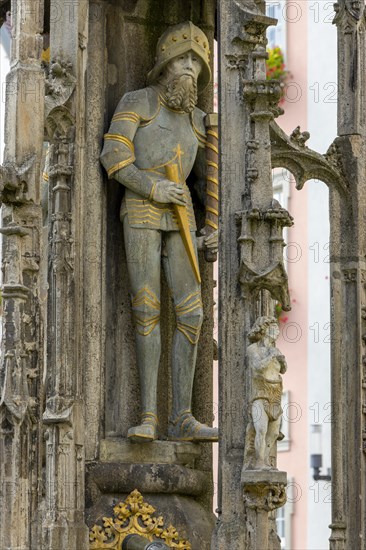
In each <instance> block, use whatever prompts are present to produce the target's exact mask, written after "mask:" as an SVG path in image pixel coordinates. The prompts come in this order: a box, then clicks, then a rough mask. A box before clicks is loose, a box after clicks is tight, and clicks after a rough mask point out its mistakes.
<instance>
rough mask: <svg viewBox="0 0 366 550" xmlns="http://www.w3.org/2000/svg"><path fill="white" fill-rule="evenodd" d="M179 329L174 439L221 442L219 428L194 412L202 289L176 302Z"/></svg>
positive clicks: (170, 433) (171, 434)
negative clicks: (209, 424)
mask: <svg viewBox="0 0 366 550" xmlns="http://www.w3.org/2000/svg"><path fill="white" fill-rule="evenodd" d="M175 312H176V316H177V329H176V331H175V334H174V341H173V371H172V375H173V413H172V416H171V418H170V421H169V426H168V438H169V439H170V440H172V441H197V442H198V441H217V440H218V430H217V428H211V427H209V426H206V424H201V423H200V422H198V420H196V419H195V418H194V416H193V415H192V412H191V401H192V389H193V379H194V371H195V367H196V358H197V344H198V339H199V334H200V329H201V324H202V319H203V311H202V301H201V294H200V291H199V290H198V291H196V292H194V293H192V294H190V295H188V296H187V297H185V298H184V299H183V300H181V301H180V302H179V303H178V304H176V305H175Z"/></svg>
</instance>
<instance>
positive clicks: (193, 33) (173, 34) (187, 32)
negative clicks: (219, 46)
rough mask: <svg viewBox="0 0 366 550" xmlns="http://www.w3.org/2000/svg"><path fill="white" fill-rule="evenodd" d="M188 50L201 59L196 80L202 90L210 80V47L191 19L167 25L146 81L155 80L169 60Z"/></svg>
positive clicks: (203, 34)
mask: <svg viewBox="0 0 366 550" xmlns="http://www.w3.org/2000/svg"><path fill="white" fill-rule="evenodd" d="M190 51H192V52H194V53H195V54H196V55H197V56H198V57H199V58H200V59H201V60H202V61H203V64H202V70H201V72H200V74H199V76H198V82H197V86H198V91H199V92H202V91H203V90H204V89H205V88H206V87H207V86H208V84H209V83H210V81H211V69H210V47H209V43H208V39H207V36H206V35H205V33H204V32H203V31H201V29H199V28H198V27H196V25H193V23H192V22H191V21H186V22H185V23H179V24H178V25H174V26H172V27H169V28H168V29H167V30H166V31H165V32H164V33H163V34H162V36H161V37H160V38H159V41H158V45H157V47H156V58H155V65H154V67H153V69H152V70H151V71H150V72H149V74H148V75H147V83H148V84H153V83H154V82H156V80H157V79H158V78H159V76H160V74H161V72H162V71H163V69H164V67H165V66H166V65H167V64H168V63H169V61H171V60H172V59H174V58H175V57H178V56H179V55H183V54H185V53H187V52H190Z"/></svg>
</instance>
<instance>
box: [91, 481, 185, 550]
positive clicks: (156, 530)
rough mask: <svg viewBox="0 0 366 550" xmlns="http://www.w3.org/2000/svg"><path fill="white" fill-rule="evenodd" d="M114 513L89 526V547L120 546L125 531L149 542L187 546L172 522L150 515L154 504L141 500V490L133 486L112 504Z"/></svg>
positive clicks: (117, 548) (182, 549) (180, 548)
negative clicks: (131, 489)
mask: <svg viewBox="0 0 366 550" xmlns="http://www.w3.org/2000/svg"><path fill="white" fill-rule="evenodd" d="M113 512H114V517H113V518H108V517H104V518H103V527H101V526H100V525H94V526H93V527H92V529H91V530H90V534H89V541H90V547H89V548H90V550H105V549H106V548H111V549H115V550H121V548H122V542H123V541H124V539H125V538H126V537H127V535H134V534H136V535H141V536H143V537H145V538H146V539H147V540H148V541H149V542H152V541H154V540H155V539H160V540H163V541H164V542H165V544H167V545H168V546H169V548H177V549H178V550H191V548H192V547H191V545H190V543H189V542H187V541H185V540H183V539H181V538H180V537H179V533H178V532H177V530H176V528H175V527H173V526H172V525H169V526H168V527H164V519H163V517H162V516H158V517H153V514H154V512H155V508H154V507H153V506H151V505H150V504H148V503H147V502H145V500H144V498H143V496H142V495H141V493H140V492H139V491H138V490H137V489H135V490H134V491H132V493H130V494H129V495H128V497H127V498H126V500H125V501H124V502H120V503H119V504H117V505H116V506H115V507H114V508H113Z"/></svg>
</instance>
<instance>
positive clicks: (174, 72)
mask: <svg viewBox="0 0 366 550" xmlns="http://www.w3.org/2000/svg"><path fill="white" fill-rule="evenodd" d="M201 69H202V61H201V59H200V58H199V57H198V55H196V54H195V53H194V52H192V51H190V52H186V53H184V54H182V55H179V56H177V57H174V58H173V59H172V60H171V61H169V63H168V64H167V65H166V67H165V69H164V73H163V79H164V80H165V78H166V80H170V79H171V78H175V77H179V76H183V75H187V76H191V77H192V78H194V80H195V81H196V82H197V79H198V76H199V74H200V72H201ZM164 77H165V78H164Z"/></svg>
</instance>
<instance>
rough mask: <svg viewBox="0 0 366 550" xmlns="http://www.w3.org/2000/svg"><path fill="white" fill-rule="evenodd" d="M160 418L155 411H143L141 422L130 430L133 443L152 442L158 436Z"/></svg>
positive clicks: (129, 433) (129, 437) (129, 434)
mask: <svg viewBox="0 0 366 550" xmlns="http://www.w3.org/2000/svg"><path fill="white" fill-rule="evenodd" d="M157 427H158V418H157V416H156V415H155V414H153V413H143V414H142V415H141V424H139V425H138V426H135V427H134V428H130V429H129V430H128V439H129V440H130V441H131V442H132V443H150V442H151V441H154V440H155V439H156V438H157Z"/></svg>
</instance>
